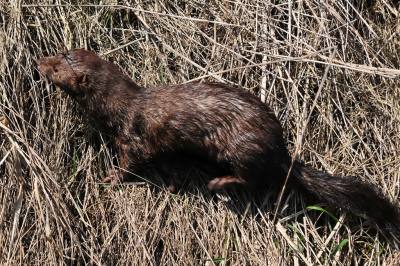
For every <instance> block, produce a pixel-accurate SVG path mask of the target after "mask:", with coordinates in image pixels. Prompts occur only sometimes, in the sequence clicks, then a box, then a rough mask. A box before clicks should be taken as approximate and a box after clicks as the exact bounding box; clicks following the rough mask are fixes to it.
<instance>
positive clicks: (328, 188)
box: [292, 163, 400, 236]
mask: <svg viewBox="0 0 400 266" xmlns="http://www.w3.org/2000/svg"><path fill="white" fill-rule="evenodd" d="M292 177H293V179H292V180H293V181H294V182H295V185H296V186H297V187H298V186H300V188H302V189H303V190H305V191H306V192H308V193H310V194H312V195H313V196H315V197H316V198H317V199H318V200H320V201H321V202H323V203H326V204H327V205H328V206H330V207H335V208H338V207H340V208H342V209H345V210H347V211H349V212H352V213H356V214H362V215H365V216H367V218H370V219H371V220H372V221H373V222H375V223H376V224H377V225H378V227H379V228H380V229H381V230H383V231H384V232H385V233H390V232H392V233H394V235H395V236H399V232H400V212H399V209H398V207H396V205H395V204H393V203H391V202H390V200H389V199H388V198H386V197H384V196H383V195H382V194H381V193H379V191H378V190H376V189H375V188H374V187H373V186H372V185H370V184H367V183H365V182H362V181H361V180H359V179H357V178H356V177H352V176H349V177H339V176H332V175H329V174H327V173H324V172H321V171H317V170H314V169H312V168H309V167H306V166H304V165H302V164H301V163H295V165H294V168H293V174H292Z"/></svg>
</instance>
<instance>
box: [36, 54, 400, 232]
mask: <svg viewBox="0 0 400 266" xmlns="http://www.w3.org/2000/svg"><path fill="white" fill-rule="evenodd" d="M38 65H39V71H40V72H41V73H42V74H43V75H44V76H46V77H47V78H48V79H49V80H51V81H52V82H53V83H54V84H55V85H57V86H59V87H61V89H63V90H64V91H65V92H66V93H68V94H69V95H70V96H71V97H72V98H74V99H75V100H76V101H77V102H78V103H79V104H80V106H81V108H83V110H84V112H85V113H86V114H87V116H88V117H90V118H91V121H92V122H93V125H94V126H95V127H97V128H98V129H99V130H100V131H101V132H103V133H104V134H106V135H108V136H110V138H111V141H112V145H113V147H114V150H116V152H117V156H118V162H119V166H120V168H122V169H127V170H129V171H130V172H135V171H136V170H137V169H139V168H140V167H141V166H142V165H143V164H144V163H146V162H149V161H152V160H154V159H155V158H162V157H165V158H168V161H169V162H171V165H174V163H175V165H178V164H179V160H180V158H186V157H192V158H194V159H195V158H199V159H203V160H205V161H209V162H210V163H212V164H214V165H217V166H219V167H221V169H224V170H225V171H226V174H224V175H221V176H215V177H214V178H213V179H211V180H210V181H209V182H208V188H209V189H211V190H215V189H221V188H224V187H226V186H229V185H232V184H235V185H239V186H246V187H247V188H249V189H254V190H256V189H259V188H261V187H264V186H265V185H269V186H272V187H278V188H280V186H281V185H282V184H283V183H284V180H285V178H286V175H287V174H288V169H289V167H290V163H291V158H290V156H289V153H288V150H287V148H286V143H285V141H284V138H283V132H282V128H281V126H280V123H279V121H278V119H277V118H276V116H275V115H274V113H273V112H272V111H271V110H270V109H269V108H268V107H267V106H266V105H265V104H263V103H261V102H260V101H259V99H258V98H257V97H255V96H254V95H252V94H250V93H249V92H247V91H244V90H242V89H239V88H235V87H232V86H227V85H224V84H221V83H187V84H180V85H172V86H160V87H153V88H143V87H140V86H138V85H137V84H135V83H134V82H133V81H132V80H131V79H130V78H129V77H128V76H126V75H125V74H123V73H122V72H121V71H120V69H119V68H118V67H117V66H116V65H114V64H113V63H111V62H107V61H105V60H103V59H101V58H100V57H99V56H97V55H96V54H95V53H93V52H90V51H86V50H83V49H76V50H72V51H69V52H67V53H61V54H58V55H56V56H53V57H44V58H41V59H39V60H38ZM174 160H175V162H174ZM291 173H292V174H291V175H290V177H289V183H288V184H289V186H290V187H292V188H294V189H298V190H300V191H302V192H305V193H308V194H311V195H313V196H314V197H316V198H317V199H318V200H320V201H322V202H324V203H326V204H328V205H329V206H332V207H341V208H343V209H346V210H349V211H351V212H356V213H361V214H365V215H366V216H368V217H369V218H370V219H372V220H373V221H374V222H376V223H377V224H378V225H379V227H381V228H382V229H387V230H394V231H396V230H397V231H398V230H399V224H400V218H399V217H400V215H399V212H398V209H397V207H396V206H395V205H394V204H392V203H391V202H390V201H389V200H388V199H387V198H385V197H384V196H383V195H381V194H380V193H379V192H378V191H377V190H376V189H374V188H373V187H372V186H371V185H369V184H367V183H364V182H362V181H361V180H359V179H358V178H355V177H339V176H333V175H329V174H327V173H324V172H321V171H317V170H314V169H311V168H308V167H306V166H304V165H303V164H302V163H300V162H295V163H294V166H293V171H292V172H291ZM123 177H124V174H123V172H114V173H112V174H110V175H109V176H107V177H106V178H105V181H115V180H118V179H119V180H121V179H123ZM176 183H179V180H173V179H171V180H170V184H169V185H170V187H171V188H172V189H173V188H175V185H176Z"/></svg>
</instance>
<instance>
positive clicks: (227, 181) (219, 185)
mask: <svg viewBox="0 0 400 266" xmlns="http://www.w3.org/2000/svg"><path fill="white" fill-rule="evenodd" d="M244 183H245V181H244V180H243V179H242V178H240V177H235V176H230V175H227V176H219V177H216V178H214V179H212V180H210V182H208V184H207V187H208V189H209V190H220V189H223V188H226V187H227V186H230V185H233V184H244Z"/></svg>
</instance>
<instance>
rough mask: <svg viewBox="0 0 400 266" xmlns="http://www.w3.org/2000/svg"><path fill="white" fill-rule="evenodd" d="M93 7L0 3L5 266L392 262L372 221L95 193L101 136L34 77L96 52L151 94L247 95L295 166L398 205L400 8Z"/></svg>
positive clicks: (349, 2) (288, 207)
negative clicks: (275, 124)
mask: <svg viewBox="0 0 400 266" xmlns="http://www.w3.org/2000/svg"><path fill="white" fill-rule="evenodd" d="M69 2H70V3H69ZM94 2H95V3H96V4H95V5H88V2H87V1H80V0H71V1H62V0H54V1H50V0H49V1H19V0H17V1H13V0H9V1H7V0H1V1H0V3H1V4H0V27H1V29H0V53H1V56H0V117H1V122H2V123H1V125H0V127H1V128H0V176H1V178H0V247H1V248H0V264H9V265H15V264H21V263H23V264H31V263H33V264H58V263H65V264H77V263H79V264H83V263H89V262H90V263H93V264H96V265H97V264H114V263H119V264H128V263H129V264H134V265H193V264H194V265H214V264H216V265H267V264H268V265H286V264H289V265H299V264H300V265H303V264H305V265H319V264H321V265H350V264H351V265H381V264H382V265H384V264H385V263H386V264H387V265H390V264H393V265H395V264H396V262H395V261H396V250H395V249H394V248H393V246H391V245H390V242H388V241H385V239H384V238H382V237H380V236H379V235H378V234H377V233H376V232H375V231H373V230H368V228H369V226H368V224H366V221H365V220H363V219H362V218H360V217H356V216H354V215H349V214H345V213H343V212H340V211H337V210H329V211H330V212H331V213H330V214H331V215H333V216H335V219H334V218H332V217H331V216H330V215H329V214H327V213H326V212H325V211H324V209H318V207H314V208H310V207H309V206H310V205H312V204H315V205H316V204H318V202H311V203H308V202H307V203H304V201H303V197H301V196H299V195H298V194H296V193H290V194H289V197H288V198H287V199H285V201H284V202H283V203H282V206H281V208H280V209H279V212H278V216H277V218H278V219H277V221H278V223H277V225H274V224H273V223H272V218H271V217H272V216H273V210H274V204H273V201H267V202H266V204H264V205H263V206H257V204H255V203H252V204H246V203H244V202H245V201H244V198H246V195H236V196H232V198H231V197H230V196H228V195H224V194H222V195H220V196H218V197H217V199H218V200H217V199H216V198H215V197H214V198H213V197H211V196H210V194H209V193H208V192H207V191H206V189H205V187H204V186H201V187H200V188H199V189H198V190H194V191H191V192H186V193H180V194H178V195H173V194H170V193H168V192H167V191H166V190H165V189H162V188H161V189H154V187H153V186H151V185H148V184H147V183H144V182H139V183H134V184H129V185H122V186H119V187H109V186H104V185H101V184H99V179H100V178H101V177H102V175H104V173H105V171H106V170H107V169H109V168H110V167H111V159H110V156H111V155H110V154H109V153H108V151H107V149H106V148H105V145H104V144H101V143H100V144H98V142H99V141H98V140H100V139H101V136H100V135H99V133H98V132H95V131H94V130H93V129H91V128H90V127H89V126H88V125H87V123H85V120H82V118H81V115H80V114H79V109H78V108H76V107H75V106H74V103H73V102H72V101H70V99H68V98H67V97H66V96H65V95H64V94H63V93H61V92H60V91H59V90H55V89H54V87H53V86H51V85H49V84H46V83H45V82H43V81H40V80H39V78H38V75H37V72H36V70H35V63H34V59H35V58H38V57H40V56H43V55H49V54H54V53H56V52H57V51H60V50H64V49H69V48H75V47H85V48H90V49H93V50H95V51H98V52H100V53H102V54H103V56H104V57H105V58H107V59H109V60H112V61H113V62H116V63H117V64H119V65H120V66H121V67H122V69H123V70H124V71H126V73H128V74H129V75H131V76H132V77H133V78H134V79H135V80H136V81H137V82H138V83H139V84H141V85H153V84H166V83H180V82H185V81H190V80H198V79H207V80H219V81H224V82H229V83H234V84H239V85H240V86H242V87H243V88H246V89H248V90H252V91H254V93H257V94H259V95H260V98H261V99H262V100H264V101H266V102H267V103H268V104H270V105H271V106H273V108H274V111H275V113H276V114H277V116H278V117H279V119H280V121H281V122H282V125H283V127H284V129H285V131H286V133H287V134H286V137H287V140H288V142H289V145H290V149H291V152H292V153H298V154H299V156H300V157H301V158H302V159H303V160H304V161H305V162H307V163H308V164H310V165H313V166H314V167H316V168H319V169H326V170H327V171H329V172H332V173H336V174H343V175H357V176H360V177H361V178H363V179H364V180H367V181H368V182H371V183H373V184H374V185H376V186H379V187H381V188H382V191H383V193H385V194H386V195H388V196H389V197H390V198H391V199H392V200H393V201H397V202H398V199H399V190H400V185H399V184H400V86H399V85H400V83H399V77H400V70H399V69H400V53H399V51H400V15H399V8H398V4H396V1H390V0H377V1H355V0H354V1H353V0H338V1H334V0H332V1H319V0H297V1H287V0H284V1H278V0H277V1H272V2H271V1H258V0H252V1H250V0H241V1H228V0H226V1H219V0H211V1H205V0H195V1H178V0H174V1H143V0H138V1H134V2H135V4H132V3H129V2H131V1H123V0H118V1H117V0H115V1H105V0H104V1H94ZM99 2H101V3H99ZM132 2H133V1H132ZM362 2H364V3H362ZM396 5H397V6H396ZM96 143H97V144H96ZM266 195H268V193H266ZM238 199H239V200H238ZM336 218H337V219H338V220H337V219H336ZM397 256H399V255H397ZM397 259H399V258H397Z"/></svg>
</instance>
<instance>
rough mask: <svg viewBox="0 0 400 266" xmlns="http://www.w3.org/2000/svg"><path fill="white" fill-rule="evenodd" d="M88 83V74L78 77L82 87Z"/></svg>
mask: <svg viewBox="0 0 400 266" xmlns="http://www.w3.org/2000/svg"><path fill="white" fill-rule="evenodd" d="M87 83H88V75H87V74H82V75H79V76H78V84H79V85H80V86H86V85H87Z"/></svg>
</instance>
